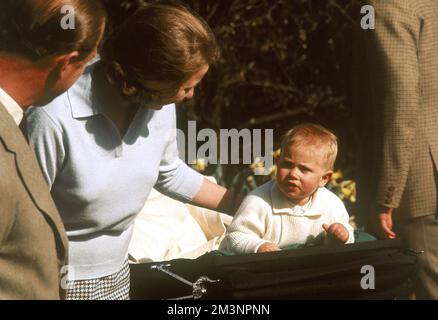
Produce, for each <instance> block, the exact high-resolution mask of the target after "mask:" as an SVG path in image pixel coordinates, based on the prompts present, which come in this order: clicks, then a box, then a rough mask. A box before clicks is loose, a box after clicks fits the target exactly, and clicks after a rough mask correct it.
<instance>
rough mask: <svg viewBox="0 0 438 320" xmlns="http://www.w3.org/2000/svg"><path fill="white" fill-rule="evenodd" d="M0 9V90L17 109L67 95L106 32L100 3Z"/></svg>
mask: <svg viewBox="0 0 438 320" xmlns="http://www.w3.org/2000/svg"><path fill="white" fill-rule="evenodd" d="M0 8H1V9H0V71H1V72H0V87H2V88H3V89H4V90H5V91H6V92H7V93H9V94H10V95H11V96H12V97H13V98H14V99H15V100H16V101H17V102H18V103H19V104H20V105H21V106H22V107H27V106H29V105H31V104H45V103H47V102H49V101H50V100H51V99H53V98H54V97H56V96H57V95H59V94H61V93H62V92H64V91H65V90H67V89H68V88H69V87H70V86H71V85H72V84H73V83H74V82H75V81H76V80H77V78H78V77H79V76H80V75H81V73H82V72H83V70H84V68H85V65H86V64H87V62H88V61H89V60H90V59H91V58H93V57H94V55H95V54H96V49H97V46H98V44H99V42H100V40H101V38H102V34H103V31H104V29H105V22H106V13H105V10H104V7H103V5H102V3H101V1H100V0H50V1H48V0H1V4H0ZM14 80H15V82H19V83H12V84H11V81H12V82H14Z"/></svg>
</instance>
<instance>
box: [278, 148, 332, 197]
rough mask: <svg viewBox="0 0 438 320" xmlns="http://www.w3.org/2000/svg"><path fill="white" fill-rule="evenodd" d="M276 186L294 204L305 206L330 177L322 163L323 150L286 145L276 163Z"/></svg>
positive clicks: (328, 171)
mask: <svg viewBox="0 0 438 320" xmlns="http://www.w3.org/2000/svg"><path fill="white" fill-rule="evenodd" d="M277 167H278V169H277V177H276V180H277V185H278V188H279V189H280V191H281V192H282V193H283V194H284V196H286V197H287V198H288V199H289V200H291V201H293V202H294V203H295V204H298V205H304V204H306V203H307V202H308V201H309V199H310V197H311V196H312V194H313V193H314V192H315V191H316V190H317V189H318V188H319V187H323V186H325V184H326V183H327V181H328V179H329V178H330V176H331V173H332V172H331V171H330V170H327V168H326V164H325V162H324V150H321V148H316V147H311V146H310V147H303V146H295V145H288V146H286V147H285V148H284V149H283V150H282V154H281V157H280V159H279V160H278V163H277Z"/></svg>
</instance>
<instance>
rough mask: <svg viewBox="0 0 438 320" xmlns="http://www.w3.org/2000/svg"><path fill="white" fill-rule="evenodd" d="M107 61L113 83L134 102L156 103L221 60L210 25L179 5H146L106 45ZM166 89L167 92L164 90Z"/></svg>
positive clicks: (103, 54) (102, 54)
mask: <svg viewBox="0 0 438 320" xmlns="http://www.w3.org/2000/svg"><path fill="white" fill-rule="evenodd" d="M101 58H102V62H103V65H104V67H105V70H106V74H107V77H108V79H109V81H110V82H111V83H112V84H113V85H114V86H115V87H117V88H120V90H121V91H122V94H123V95H124V96H126V97H128V98H134V99H135V98H139V97H142V98H144V99H153V97H156V96H160V95H161V94H163V92H166V93H170V92H173V91H174V92H176V90H177V89H178V87H179V86H180V85H181V84H182V83H183V82H184V81H185V80H187V79H188V78H190V76H192V75H193V74H195V73H196V72H197V71H199V69H200V68H202V67H203V66H204V65H206V64H207V65H213V64H215V63H216V62H217V60H218V59H219V48H218V46H217V43H216V39H215V37H214V34H213V32H212V31H211V29H210V27H209V26H208V25H207V23H206V22H205V21H204V20H203V19H202V18H201V17H199V16H198V15H197V14H196V13H194V12H193V11H192V10H190V9H188V8H187V7H185V6H183V5H182V4H179V3H175V2H155V3H151V4H146V5H144V6H142V7H140V8H139V9H138V10H137V11H136V12H135V13H134V14H133V15H132V16H131V17H130V18H129V19H127V20H126V21H125V22H124V23H123V24H122V25H121V26H119V27H118V28H117V29H116V30H114V32H113V33H112V34H111V35H110V36H109V38H108V39H107V40H106V41H105V43H104V45H103V48H102V52H101ZM163 85H165V86H167V90H163V88H162V87H163Z"/></svg>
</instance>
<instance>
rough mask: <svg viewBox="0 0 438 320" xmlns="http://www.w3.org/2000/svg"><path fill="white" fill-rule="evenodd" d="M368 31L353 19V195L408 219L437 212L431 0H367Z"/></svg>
mask: <svg viewBox="0 0 438 320" xmlns="http://www.w3.org/2000/svg"><path fill="white" fill-rule="evenodd" d="M365 2H366V4H370V5H372V6H373V7H374V9H375V29H374V30H361V29H360V24H359V22H358V23H357V25H356V26H357V30H356V31H357V32H356V33H355V34H354V36H355V37H354V39H353V40H354V42H355V43H354V44H355V45H354V51H353V61H354V62H353V83H354V86H353V89H354V90H353V105H354V116H355V120H356V121H355V122H356V126H355V128H356V131H357V133H358V137H359V140H358V144H357V148H358V154H359V156H358V157H357V159H358V164H359V166H358V172H359V178H358V201H360V202H361V204H362V209H363V212H364V214H368V215H369V214H370V213H371V211H372V207H373V206H374V205H376V204H380V205H384V206H386V207H392V208H397V210H396V211H395V212H396V213H398V216H401V217H402V218H404V219H411V218H415V217H421V216H426V215H433V214H436V213H437V204H438V187H437V175H436V163H437V161H438V1H436V0H369V1H365Z"/></svg>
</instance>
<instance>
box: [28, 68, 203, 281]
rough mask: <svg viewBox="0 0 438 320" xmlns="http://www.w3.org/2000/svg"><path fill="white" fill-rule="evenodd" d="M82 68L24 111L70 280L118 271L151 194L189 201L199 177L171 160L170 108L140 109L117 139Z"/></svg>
mask: <svg viewBox="0 0 438 320" xmlns="http://www.w3.org/2000/svg"><path fill="white" fill-rule="evenodd" d="M94 66H95V64H93V65H91V66H89V67H88V68H87V70H86V71H85V73H84V74H83V75H82V77H81V78H80V79H79V80H78V82H76V83H75V84H74V85H73V87H71V88H70V90H68V91H67V92H66V93H64V94H63V95H61V96H59V97H58V98H56V99H55V100H53V101H52V102H51V103H50V104H48V105H46V106H44V107H39V108H32V109H30V110H29V111H28V112H27V115H26V116H27V119H26V121H27V130H28V136H29V142H30V144H31V145H32V147H33V148H34V150H35V153H36V155H37V158H38V161H39V163H40V166H41V169H42V171H43V174H44V176H45V178H46V180H47V182H48V184H49V186H50V188H51V193H52V196H53V199H54V200H55V203H56V206H57V208H58V210H59V212H60V214H61V217H62V219H63V221H64V224H65V229H66V231H67V235H68V237H69V240H70V243H69V245H70V248H69V265H70V266H71V267H73V268H71V269H70V270H73V271H74V279H75V280H81V279H91V278H97V277H102V276H106V275H109V274H112V273H114V272H116V271H118V270H119V269H120V268H121V267H122V265H123V263H124V261H125V260H126V258H127V252H128V245H129V242H130V240H131V236H132V230H133V223H134V219H135V217H136V215H137V214H138V213H139V211H140V210H141V209H142V207H143V205H144V203H145V201H146V199H147V197H148V195H149V193H150V191H151V189H152V188H153V187H154V186H155V187H156V188H157V189H158V190H159V191H161V192H163V193H166V194H168V195H170V196H172V197H174V198H177V199H180V200H183V201H189V200H191V199H192V198H193V197H194V195H195V194H196V193H197V192H198V191H199V190H200V188H201V184H202V181H203V176H202V175H200V174H199V173H197V172H196V171H194V170H192V169H191V168H190V167H188V166H187V165H186V164H185V163H184V162H183V161H182V160H180V159H179V158H178V149H177V144H176V138H175V129H176V128H175V124H176V115H175V105H173V104H172V105H167V106H164V107H163V108H162V109H161V110H159V111H156V110H151V109H140V110H139V111H138V112H137V114H136V116H135V118H134V119H133V122H132V123H131V126H130V128H129V130H128V131H127V132H126V134H125V136H124V137H120V134H119V131H118V130H117V128H116V126H115V125H114V124H113V123H112V121H111V120H110V119H109V118H108V117H107V116H106V115H105V114H104V113H103V111H102V109H101V108H100V107H99V105H98V104H97V103H96V102H95V99H94V98H93V95H92V92H91V74H92V70H93V68H94Z"/></svg>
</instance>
